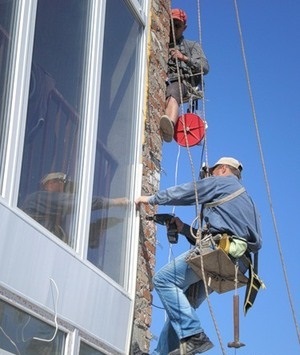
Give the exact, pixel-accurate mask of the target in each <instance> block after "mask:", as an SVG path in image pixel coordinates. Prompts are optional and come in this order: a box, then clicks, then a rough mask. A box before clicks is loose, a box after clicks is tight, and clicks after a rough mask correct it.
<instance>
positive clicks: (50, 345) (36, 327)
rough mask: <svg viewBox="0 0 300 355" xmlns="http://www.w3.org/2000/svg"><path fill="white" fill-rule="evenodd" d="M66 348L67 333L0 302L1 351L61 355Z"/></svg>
mask: <svg viewBox="0 0 300 355" xmlns="http://www.w3.org/2000/svg"><path fill="white" fill-rule="evenodd" d="M64 347H65V333H63V332H62V331H60V330H57V331H56V329H55V328H54V327H52V326H50V325H49V324H47V323H45V322H42V321H40V320H39V319H37V318H35V317H33V316H31V315H30V314H28V313H25V312H23V311H21V310H19V309H17V308H15V307H13V306H11V305H10V304H8V303H6V302H4V301H2V300H0V349H1V350H5V351H7V352H8V353H9V354H22V355H32V354H55V355H59V354H63V353H64ZM0 353H1V354H2V351H0ZM4 353H5V354H6V352H4Z"/></svg>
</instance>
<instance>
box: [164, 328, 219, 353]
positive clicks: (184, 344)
mask: <svg viewBox="0 0 300 355" xmlns="http://www.w3.org/2000/svg"><path fill="white" fill-rule="evenodd" d="M213 346H214V344H213V343H212V342H211V341H210V340H209V338H208V337H207V336H206V334H205V333H204V332H202V333H199V334H197V335H192V336H191V337H188V338H184V339H182V340H181V341H180V348H179V349H176V350H173V351H171V352H170V353H169V355H180V354H181V352H180V350H181V349H182V351H183V352H182V353H183V354H185V355H194V354H199V353H204V352H205V351H207V350H209V349H211V348H212V347H213Z"/></svg>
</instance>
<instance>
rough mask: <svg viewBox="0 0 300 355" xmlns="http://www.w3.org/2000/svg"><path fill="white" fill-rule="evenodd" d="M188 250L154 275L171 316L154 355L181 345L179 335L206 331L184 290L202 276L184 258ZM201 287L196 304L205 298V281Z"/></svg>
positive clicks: (164, 353)
mask: <svg viewBox="0 0 300 355" xmlns="http://www.w3.org/2000/svg"><path fill="white" fill-rule="evenodd" d="M188 253H189V251H187V252H185V253H183V254H181V255H180V256H178V257H177V258H175V259H174V260H172V261H171V262H170V263H169V264H167V265H165V266H164V267H163V268H162V269H160V270H159V271H158V272H157V273H156V274H155V275H154V278H153V284H154V287H155V290H156V291H157V293H158V295H159V297H160V299H161V302H162V304H163V306H164V308H165V310H166V312H167V315H168V319H167V321H166V322H165V325H164V327H163V330H162V331H161V333H160V337H159V340H158V345H157V348H156V349H155V350H154V352H153V353H152V354H153V355H154V354H155V355H168V354H169V352H170V351H172V350H175V349H177V348H179V341H180V339H182V338H185V337H188V336H191V335H195V334H198V333H200V332H202V331H203V329H202V328H201V323H200V320H199V319H198V316H197V314H196V310H195V308H193V307H192V306H191V304H190V302H189V299H188V297H187V295H186V293H185V292H186V291H187V289H188V288H189V286H190V285H192V284H194V283H196V282H198V281H200V277H199V276H198V275H197V274H196V273H195V272H194V271H193V270H192V269H191V267H190V266H189V265H188V264H187V263H186V261H185V259H186V256H187V255H188ZM199 288H200V289H199V294H198V300H197V306H199V305H200V304H201V303H202V302H203V301H204V300H205V298H206V293H205V288H204V284H203V281H200V286H199ZM211 291H212V290H209V292H211ZM197 306H196V307H197Z"/></svg>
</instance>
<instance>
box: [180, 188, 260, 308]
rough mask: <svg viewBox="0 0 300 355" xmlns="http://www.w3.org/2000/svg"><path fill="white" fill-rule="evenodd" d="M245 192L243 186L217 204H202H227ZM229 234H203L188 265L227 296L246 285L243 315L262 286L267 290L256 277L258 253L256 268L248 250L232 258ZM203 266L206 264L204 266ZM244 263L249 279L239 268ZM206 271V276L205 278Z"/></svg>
mask: <svg viewBox="0 0 300 355" xmlns="http://www.w3.org/2000/svg"><path fill="white" fill-rule="evenodd" d="M243 192H245V188H244V187H242V188H240V189H239V190H237V191H235V192H233V193H232V194H230V195H228V196H226V197H224V198H221V199H219V200H217V201H213V202H209V203H206V204H204V205H203V208H211V207H215V206H218V205H220V204H223V203H225V202H228V201H230V200H232V199H234V198H236V197H237V196H239V195H240V194H242V193H243ZM232 237H233V238H237V239H239V238H238V237H235V236H228V235H227V234H217V235H212V234H210V233H206V234H205V235H202V238H201V240H200V242H199V243H200V244H199V245H196V246H195V248H194V249H193V250H192V251H191V252H190V254H189V255H188V257H187V259H186V262H187V263H188V264H189V265H190V266H191V268H192V269H193V270H194V271H195V272H196V273H197V274H198V275H199V277H201V279H203V277H204V278H205V281H206V283H207V286H208V287H209V288H210V289H212V290H213V291H216V292H218V293H224V292H228V291H231V290H234V289H235V288H238V287H242V286H246V285H247V287H246V292H245V300H244V313H245V314H246V313H247V311H248V310H249V309H250V308H251V307H252V305H253V303H254V300H255V298H256V295H257V292H258V290H259V289H260V287H263V288H264V287H265V286H264V284H263V282H262V281H261V280H260V279H259V277H258V276H257V260H258V254H257V253H256V257H255V258H254V262H255V264H256V265H253V263H252V258H251V254H250V252H249V251H248V250H247V251H246V252H245V253H244V254H243V255H242V256H241V257H239V258H238V259H234V258H231V257H230V256H229V255H228V251H229V244H230V238H232ZM202 263H203V265H202ZM238 263H242V264H244V265H245V267H247V269H248V278H247V277H246V276H245V275H244V274H243V273H242V272H241V271H240V270H239V269H238V268H237V267H236V265H237V264H238ZM203 271H204V275H203Z"/></svg>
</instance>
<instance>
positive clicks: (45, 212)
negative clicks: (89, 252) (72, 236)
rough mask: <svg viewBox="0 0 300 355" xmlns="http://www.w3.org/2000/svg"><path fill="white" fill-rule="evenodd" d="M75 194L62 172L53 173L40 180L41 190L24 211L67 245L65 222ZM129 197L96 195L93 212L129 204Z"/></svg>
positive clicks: (34, 194)
mask: <svg viewBox="0 0 300 355" xmlns="http://www.w3.org/2000/svg"><path fill="white" fill-rule="evenodd" d="M76 202H77V201H76V195H75V194H74V193H72V182H71V181H69V180H68V179H67V175H66V174H64V173H62V172H52V173H49V174H47V175H46V176H44V177H43V178H42V180H41V190H39V191H36V192H34V193H32V194H30V195H29V196H28V197H27V198H26V199H25V201H24V204H23V206H22V210H23V211H24V212H25V213H27V214H28V215H29V216H30V217H32V218H33V219H35V220H36V221H37V222H39V223H40V224H41V225H43V226H44V227H45V228H47V229H48V230H49V231H50V232H52V233H53V234H55V235H56V236H57V237H58V238H60V239H61V240H62V241H64V242H65V243H68V235H67V233H66V232H65V230H64V227H63V226H64V222H65V219H66V217H67V216H68V215H70V213H72V211H73V209H74V206H75V204H76ZM128 203H129V202H128V200H127V198H124V197H120V198H114V199H108V198H105V197H102V196H96V197H93V199H92V207H91V208H92V210H100V209H107V208H110V207H114V206H126V205H128Z"/></svg>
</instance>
